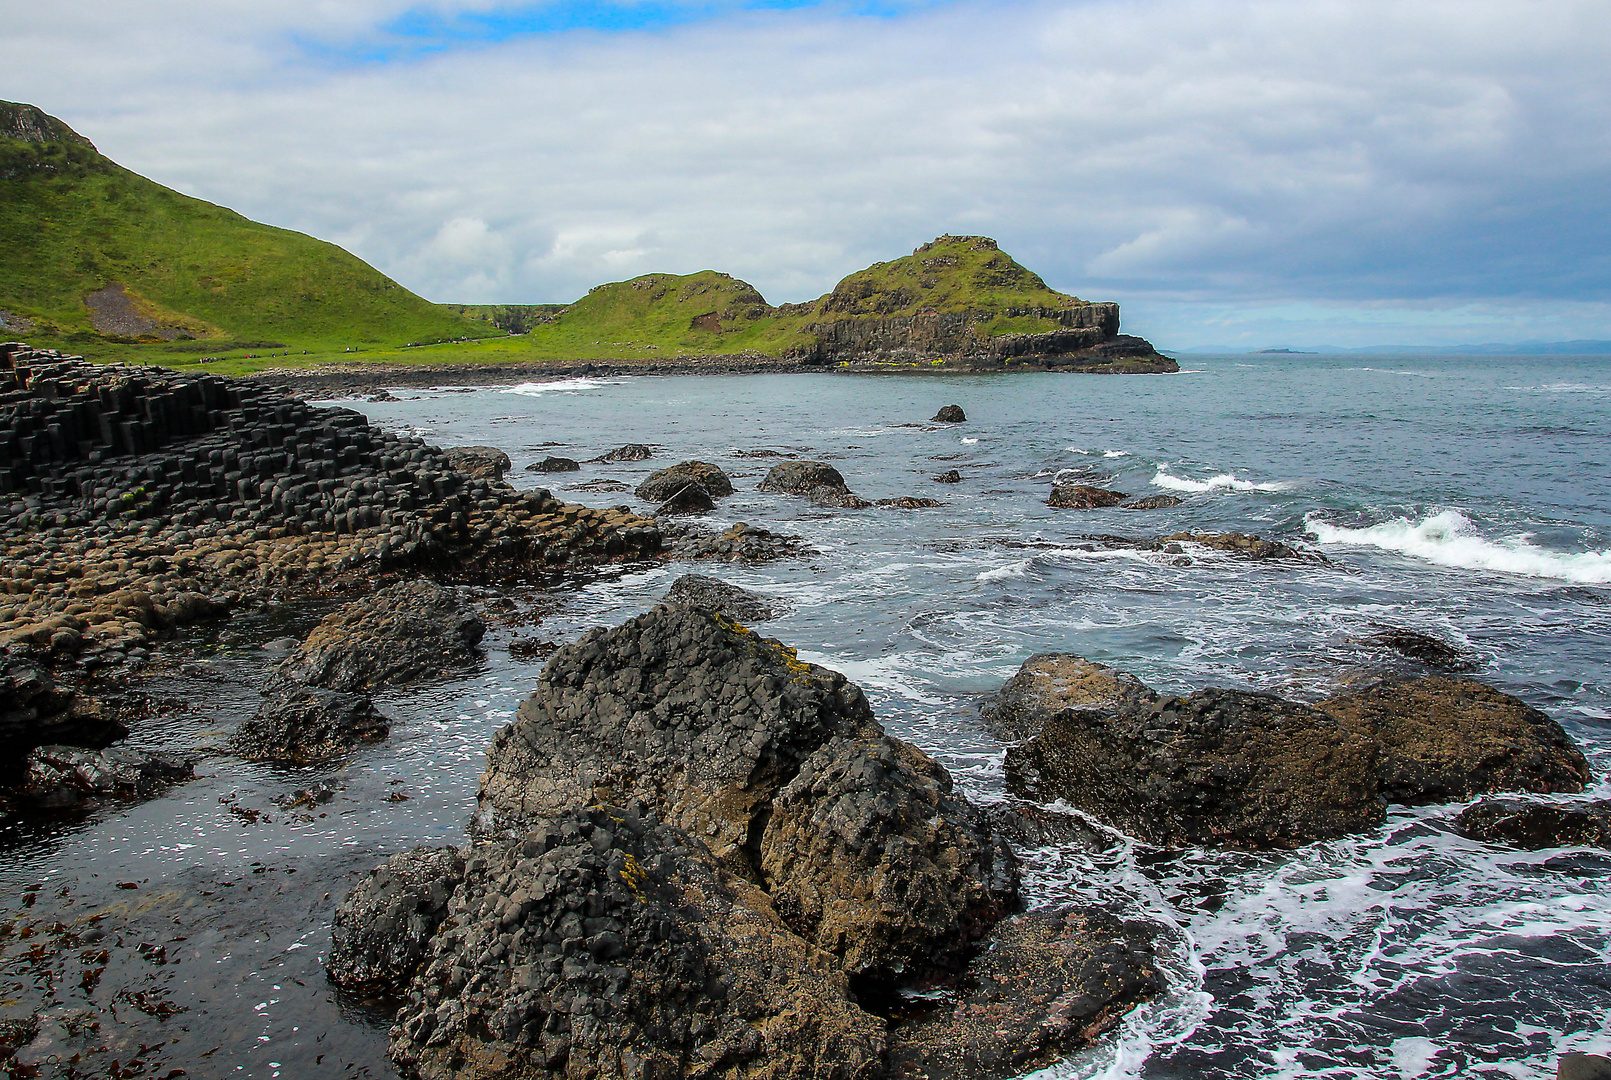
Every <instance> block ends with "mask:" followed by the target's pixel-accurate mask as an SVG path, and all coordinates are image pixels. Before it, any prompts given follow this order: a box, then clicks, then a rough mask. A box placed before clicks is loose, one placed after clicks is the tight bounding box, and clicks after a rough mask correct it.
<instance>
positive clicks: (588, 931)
mask: <svg viewBox="0 0 1611 1080" xmlns="http://www.w3.org/2000/svg"><path fill="white" fill-rule="evenodd" d="M884 1034H885V1025H884V1022H883V1021H882V1020H880V1019H878V1018H877V1017H874V1016H872V1015H870V1014H868V1013H866V1012H864V1011H863V1010H862V1009H860V1008H859V1007H857V1006H856V1005H855V1004H854V1003H852V1001H851V1000H850V996H849V984H848V980H847V978H846V976H845V975H844V974H843V973H842V972H840V971H839V970H837V969H836V967H835V965H834V963H833V961H832V959H831V958H830V957H829V956H827V955H826V954H825V953H822V952H820V951H819V950H816V949H813V948H811V947H810V946H809V945H808V944H806V943H805V942H804V941H803V940H801V939H800V938H799V937H798V936H796V935H794V934H792V933H790V932H789V930H788V928H787V927H785V926H784V924H783V922H782V920H780V919H779V918H778V916H777V914H776V913H775V912H773V910H772V908H771V905H770V904H769V903H768V902H767V897H766V894H765V893H763V892H762V891H761V890H760V889H758V888H756V887H755V886H754V885H753V884H751V883H749V882H747V881H745V880H743V879H742V878H740V877H738V876H736V875H734V874H732V873H730V872H728V871H727V870H725V869H724V868H723V867H722V866H721V865H720V863H719V862H718V861H717V860H716V859H715V858H714V857H713V856H712V855H711V854H710V852H709V851H708V850H707V849H706V848H705V847H704V845H703V844H701V843H700V842H699V840H698V839H697V838H695V837H693V836H691V835H689V834H688V833H686V832H684V831H683V830H680V829H677V828H673V827H671V826H668V825H665V824H662V823H660V822H658V821H656V820H655V818H654V817H653V815H648V816H643V815H640V814H639V813H637V812H634V811H632V810H629V809H616V808H609V807H599V808H595V809H588V810H575V811H571V812H568V813H565V814H561V815H558V816H556V817H555V818H554V819H552V820H551V821H550V822H549V824H548V825H546V826H544V827H542V828H539V829H535V830H533V831H531V832H530V833H528V834H526V835H525V836H524V837H522V838H520V839H517V840H514V841H511V842H508V843H505V844H503V845H501V846H497V847H492V848H483V849H481V850H480V851H477V852H476V853H475V855H473V856H472V857H471V859H470V860H469V863H468V865H467V867H466V874H465V880H464V882H463V884H462V885H461V886H460V888H459V889H458V891H457V892H456V893H455V894H454V896H453V899H452V901H451V903H450V905H449V911H448V917H447V920H446V921H445V923H444V924H443V925H442V926H441V928H440V929H439V930H438V932H437V934H436V935H435V937H434V938H433V939H432V941H431V944H430V948H429V952H428V955H427V958H426V962H425V966H424V968H423V970H422V971H421V972H420V973H419V975H418V976H417V977H416V978H415V979H414V981H413V984H412V986H411V988H410V991H409V995H408V999H407V1001H406V1003H405V1004H404V1005H403V1007H402V1009H401V1010H400V1011H399V1012H398V1014H397V1022H396V1025H395V1026H394V1028H393V1033H392V1051H391V1052H392V1059H393V1061H395V1062H396V1064H397V1066H398V1068H399V1070H400V1071H402V1073H403V1074H404V1075H405V1076H411V1077H419V1078H421V1080H481V1078H488V1080H490V1078H492V1077H509V1076H567V1077H589V1078H594V1080H617V1078H619V1080H626V1078H634V1080H637V1078H649V1077H654V1078H660V1077H664V1078H670V1077H692V1076H707V1077H712V1078H714V1077H723V1078H730V1080H749V1078H754V1080H796V1078H798V1080H808V1078H809V1080H862V1078H868V1080H870V1078H872V1077H876V1076H878V1075H880V1073H881V1072H882V1057H883V1050H884Z"/></svg>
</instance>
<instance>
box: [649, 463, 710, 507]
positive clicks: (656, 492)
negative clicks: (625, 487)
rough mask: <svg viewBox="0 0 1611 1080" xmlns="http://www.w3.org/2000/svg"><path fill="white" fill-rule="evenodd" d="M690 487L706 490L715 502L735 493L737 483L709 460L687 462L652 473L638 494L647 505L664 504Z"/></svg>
mask: <svg viewBox="0 0 1611 1080" xmlns="http://www.w3.org/2000/svg"><path fill="white" fill-rule="evenodd" d="M690 485H693V486H696V487H700V488H703V489H704V491H705V493H706V494H707V495H709V496H711V498H713V499H719V498H722V497H724V496H727V495H731V494H732V493H733V481H732V480H731V479H730V478H729V477H728V475H727V474H726V473H724V472H723V471H722V470H721V469H720V468H719V467H718V466H715V465H712V464H710V463H709V462H707V461H684V462H680V463H678V464H676V465H672V466H670V467H669V468H665V469H657V470H656V471H654V472H652V473H650V474H649V477H648V479H646V480H644V481H643V483H641V484H639V485H638V487H637V490H636V491H635V492H634V494H636V495H637V497H638V498H640V499H642V500H644V501H645V502H652V503H662V502H665V501H666V500H667V499H669V498H671V497H672V496H674V495H676V494H677V493H678V492H679V491H681V490H682V489H683V488H685V487H688V486H690Z"/></svg>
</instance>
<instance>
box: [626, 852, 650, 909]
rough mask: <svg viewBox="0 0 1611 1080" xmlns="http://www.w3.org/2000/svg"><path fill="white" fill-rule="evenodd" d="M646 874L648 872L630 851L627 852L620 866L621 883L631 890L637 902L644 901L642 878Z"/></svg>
mask: <svg viewBox="0 0 1611 1080" xmlns="http://www.w3.org/2000/svg"><path fill="white" fill-rule="evenodd" d="M647 876H648V872H647V871H645V870H644V869H643V867H642V866H641V865H640V864H639V863H638V860H637V858H636V857H635V856H634V855H632V853H631V852H628V853H627V857H626V865H625V866H623V867H621V883H622V884H623V885H625V886H626V887H627V888H628V889H629V890H631V892H632V895H633V896H636V897H637V898H638V902H639V903H644V902H645V901H644V898H643V879H644V878H645V877H647Z"/></svg>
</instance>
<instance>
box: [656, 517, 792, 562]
mask: <svg viewBox="0 0 1611 1080" xmlns="http://www.w3.org/2000/svg"><path fill="white" fill-rule="evenodd" d="M664 524H665V526H666V529H667V533H666V535H667V536H668V538H669V539H670V540H671V554H672V557H673V558H677V559H715V560H720V561H722V562H747V563H758V562H771V561H772V560H774V559H786V558H793V557H803V556H806V555H815V554H816V553H817V552H816V549H815V548H813V547H811V546H810V545H809V544H806V543H805V542H804V541H802V540H801V539H800V537H798V536H789V535H785V534H783V533H775V532H772V531H770V530H768V529H763V528H761V527H760V526H759V525H746V524H745V523H744V522H742V521H740V522H738V523H736V524H735V525H733V526H732V527H731V528H729V529H728V530H727V531H726V532H724V533H720V534H718V533H715V532H713V531H711V530H710V529H704V528H700V527H699V526H696V525H681V524H676V523H673V522H671V521H669V520H668V521H666V522H665V523H664Z"/></svg>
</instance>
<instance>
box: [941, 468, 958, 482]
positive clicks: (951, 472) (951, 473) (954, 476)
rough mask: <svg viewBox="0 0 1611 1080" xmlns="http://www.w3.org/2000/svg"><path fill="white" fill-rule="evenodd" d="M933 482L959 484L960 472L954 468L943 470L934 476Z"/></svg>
mask: <svg viewBox="0 0 1611 1080" xmlns="http://www.w3.org/2000/svg"><path fill="white" fill-rule="evenodd" d="M934 482H935V483H936V484H960V483H962V474H961V473H959V472H957V471H956V470H955V469H947V470H945V472H943V473H940V474H938V475H937V476H935V477H934Z"/></svg>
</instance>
